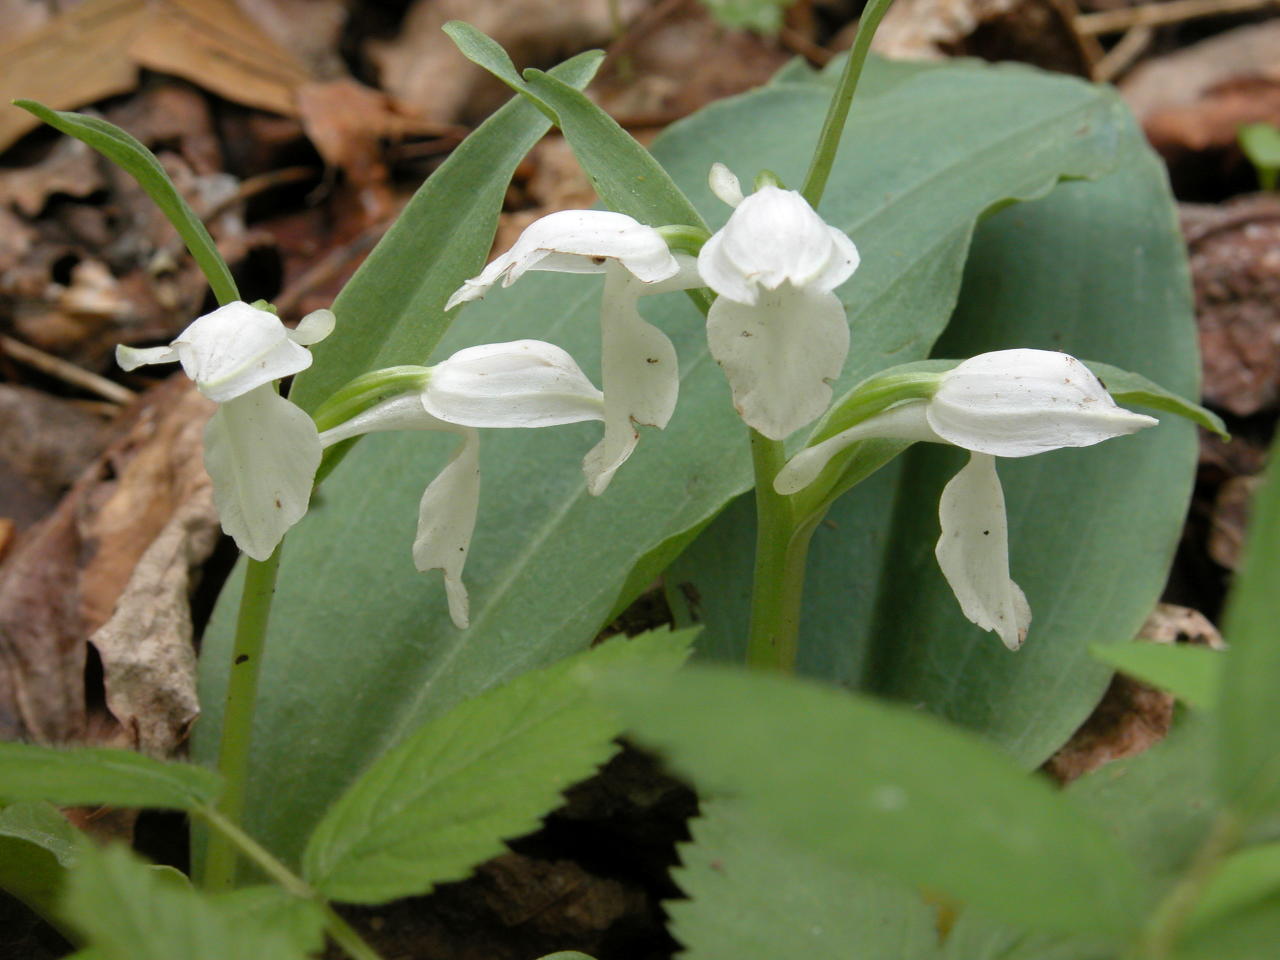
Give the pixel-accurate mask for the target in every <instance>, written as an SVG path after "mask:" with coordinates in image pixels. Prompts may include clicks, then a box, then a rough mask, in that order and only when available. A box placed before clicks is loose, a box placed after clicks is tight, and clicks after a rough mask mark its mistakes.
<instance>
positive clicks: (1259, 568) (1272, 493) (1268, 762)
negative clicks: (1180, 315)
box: [1218, 441, 1280, 820]
mask: <svg viewBox="0 0 1280 960" xmlns="http://www.w3.org/2000/svg"><path fill="white" fill-rule="evenodd" d="M1277 451H1280V441H1277V442H1276V443H1275V444H1273V445H1272V449H1271V456H1270V465H1269V467H1268V470H1267V476H1266V479H1264V480H1263V483H1262V486H1261V487H1260V488H1259V490H1258V492H1257V494H1256V495H1255V496H1254V500H1253V509H1252V513H1251V517H1250V521H1249V536H1248V541H1247V543H1246V545H1245V551H1244V559H1243V561H1242V565H1241V567H1240V572H1239V574H1238V576H1237V578H1236V582H1235V586H1234V588H1233V589H1232V591H1231V596H1230V597H1229V599H1228V603H1227V610H1226V614H1225V615H1224V619H1223V629H1222V634H1223V636H1224V637H1225V638H1226V640H1227V643H1228V644H1230V648H1229V650H1228V652H1227V660H1226V665H1225V667H1224V669H1223V678H1222V691H1221V695H1220V697H1219V716H1220V717H1221V725H1220V728H1219V737H1220V743H1219V754H1218V759H1219V764H1218V779H1219V783H1220V784H1221V789H1222V794H1223V797H1224V799H1226V800H1227V801H1228V803H1229V804H1230V805H1232V806H1233V807H1235V808H1236V810H1237V812H1238V813H1239V814H1240V815H1241V816H1242V817H1243V818H1244V819H1246V820H1250V819H1254V818H1262V817H1267V816H1271V815H1274V814H1276V813H1280V741H1278V740H1277V738H1276V737H1275V736H1274V735H1273V734H1274V731H1276V730H1277V729H1280V697H1277V696H1276V689H1277V686H1280V634H1277V631H1276V625H1277V624H1278V623H1280V590H1278V589H1277V588H1276V585H1277V584H1280V468H1278V467H1277V464H1278V463H1280V459H1278V458H1277Z"/></svg>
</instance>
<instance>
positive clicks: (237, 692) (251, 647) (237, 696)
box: [202, 543, 283, 891]
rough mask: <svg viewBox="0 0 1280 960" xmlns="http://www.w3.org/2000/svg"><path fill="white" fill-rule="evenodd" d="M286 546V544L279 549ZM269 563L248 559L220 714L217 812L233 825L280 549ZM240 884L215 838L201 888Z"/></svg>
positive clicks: (228, 853) (221, 840)
mask: <svg viewBox="0 0 1280 960" xmlns="http://www.w3.org/2000/svg"><path fill="white" fill-rule="evenodd" d="M281 546H283V543H282V544H281ZM281 546H277V547H276V549H275V551H274V552H273V553H272V554H271V556H269V557H268V558H267V559H266V560H261V561H259V560H249V561H248V564H249V566H248V570H247V571H246V573H245V578H244V591H243V592H242V593H241V595H240V613H239V616H238V618H237V620H236V638H235V645H234V648H233V649H232V652H231V674H230V676H229V678H228V680H227V700H226V707H225V709H224V711H223V714H222V738H221V740H220V741H219V744H218V772H219V773H221V774H222V777H223V780H224V782H225V787H224V789H223V793H222V796H221V797H220V798H219V800H218V805H217V812H218V814H220V815H221V817H222V818H224V819H225V820H227V821H228V822H229V823H231V824H232V825H233V826H238V825H239V823H240V820H241V817H242V816H243V814H244V802H245V791H246V787H247V783H248V774H249V744H250V741H251V739H252V736H253V713H254V706H255V704H256V701H257V698H258V676H259V673H260V672H261V667H262V653H263V649H264V647H265V645H266V639H267V622H268V620H269V619H270V617H271V600H272V597H273V596H274V595H275V589H276V574H277V573H278V572H279V569H280V550H281ZM235 880H236V851H235V848H234V847H233V846H232V844H231V843H230V841H229V840H228V839H227V836H226V834H225V833H224V832H220V833H215V834H212V835H211V836H210V837H209V844H208V847H207V848H206V851H205V861H204V873H203V877H202V886H204V888H205V889H206V890H211V891H220V890H231V889H233V888H234V887H235Z"/></svg>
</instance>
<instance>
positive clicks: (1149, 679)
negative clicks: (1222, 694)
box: [1093, 641, 1224, 709]
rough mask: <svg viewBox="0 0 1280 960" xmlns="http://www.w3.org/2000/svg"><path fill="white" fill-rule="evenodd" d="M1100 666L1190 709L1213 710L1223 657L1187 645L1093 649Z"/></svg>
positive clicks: (1153, 644)
mask: <svg viewBox="0 0 1280 960" xmlns="http://www.w3.org/2000/svg"><path fill="white" fill-rule="evenodd" d="M1093 655H1094V656H1095V657H1097V658H1098V659H1099V660H1101V661H1102V662H1103V663H1106V664H1110V665H1111V666H1113V667H1115V668H1116V669H1117V670H1122V671H1124V672H1125V673H1127V674H1129V676H1131V677H1137V678H1138V679H1139V680H1142V681H1145V682H1146V683H1149V684H1151V685H1152V686H1156V687H1159V688H1160V689H1161V690H1168V691H1169V692H1170V693H1172V694H1173V695H1174V696H1175V697H1177V698H1178V699H1179V700H1182V701H1184V702H1185V703H1188V704H1190V705H1191V706H1193V707H1201V708H1204V709H1212V708H1213V706H1214V705H1215V704H1216V703H1217V700H1218V689H1219V685H1220V684H1221V679H1222V665H1223V662H1224V655H1223V654H1222V653H1221V652H1220V651H1217V650H1211V649H1210V648H1209V647H1196V646H1191V645H1189V644H1178V645H1176V646H1175V645H1172V644H1165V643H1145V642H1142V641H1137V642H1135V643H1120V644H1114V645H1111V646H1102V645H1098V646H1095V647H1093Z"/></svg>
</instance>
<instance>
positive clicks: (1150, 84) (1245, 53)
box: [1120, 20, 1280, 122]
mask: <svg viewBox="0 0 1280 960" xmlns="http://www.w3.org/2000/svg"><path fill="white" fill-rule="evenodd" d="M1250 75H1252V76H1258V77H1263V78H1269V79H1271V80H1274V81H1280V20H1271V21H1269V22H1266V23H1258V24H1253V25H1251V26H1247V27H1239V28H1238V29H1235V30H1230V31H1228V32H1226V33H1221V34H1218V35H1217V36H1216V37H1212V38H1211V39H1208V40H1203V41H1201V42H1200V43H1197V44H1194V45H1193V46H1190V47H1186V48H1184V49H1182V50H1179V51H1177V52H1176V53H1171V54H1167V55H1166V56H1163V57H1154V58H1152V59H1151V60H1148V61H1147V62H1146V63H1143V64H1140V65H1139V66H1137V67H1135V68H1134V70H1133V72H1132V73H1130V74H1129V75H1128V76H1127V77H1125V79H1124V81H1123V82H1122V83H1121V84H1120V93H1121V95H1122V96H1123V97H1124V99H1125V102H1126V103H1128V104H1129V107H1130V108H1131V109H1132V110H1133V112H1134V113H1135V114H1136V115H1137V117H1138V119H1139V120H1141V121H1144V122H1145V121H1146V119H1147V117H1148V116H1150V115H1151V114H1153V113H1155V112H1156V111H1158V110H1164V109H1169V108H1174V107H1180V106H1187V105H1190V104H1193V103H1195V102H1196V101H1197V100H1199V99H1200V98H1201V97H1202V96H1203V95H1204V94H1205V93H1206V92H1207V91H1209V90H1211V89H1212V88H1214V87H1216V86H1218V85H1219V84H1221V83H1223V82H1224V81H1226V80H1230V79H1232V78H1234V77H1240V76H1250Z"/></svg>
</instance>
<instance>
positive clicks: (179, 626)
mask: <svg viewBox="0 0 1280 960" xmlns="http://www.w3.org/2000/svg"><path fill="white" fill-rule="evenodd" d="M219 532H220V531H219V527H218V513H217V510H215V509H214V506H213V492H212V488H211V486H210V485H209V483H208V482H206V483H204V484H203V485H202V486H200V487H199V488H198V489H197V490H196V491H194V492H193V493H192V494H191V495H190V496H189V497H188V498H187V499H186V500H185V501H183V503H182V504H181V505H180V506H179V507H178V509H177V510H176V511H175V513H174V514H173V517H172V518H171V519H170V520H169V523H168V524H167V525H166V526H165V527H164V529H163V530H161V531H160V535H159V536H158V537H156V538H155V540H153V541H152V543H151V545H150V546H149V547H148V548H147V550H146V552H145V553H143V555H142V557H141V559H139V561H138V565H137V566H136V567H135V568H134V570H133V575H132V576H131V577H130V578H129V583H128V584H127V585H126V586H125V588H124V592H123V593H122V594H121V595H120V599H119V600H118V601H117V602H116V608H115V613H113V614H112V616H111V619H110V620H108V621H107V622H106V623H105V624H103V625H102V627H101V628H99V629H98V630H97V631H95V632H94V633H93V635H92V636H90V637H89V642H90V643H92V644H93V645H94V646H95V647H96V648H97V649H98V654H99V656H100V657H101V658H102V671H103V685H104V686H105V688H106V697H107V709H108V710H110V711H111V713H112V715H113V716H114V717H115V718H116V719H117V720H118V721H120V723H121V725H122V726H123V727H124V729H125V731H126V733H127V735H128V740H129V743H130V746H133V747H135V748H136V749H138V750H141V751H142V752H143V753H148V754H151V755H153V756H159V757H168V756H172V755H173V754H174V753H175V752H176V751H177V750H178V748H179V747H180V746H181V745H182V744H183V742H184V741H185V740H186V737H187V732H188V730H189V729H190V727H191V724H192V722H193V721H194V720H195V719H196V717H197V716H198V715H199V713H200V701H199V700H198V699H197V697H196V653H195V644H194V637H193V631H192V625H191V593H192V590H193V588H194V581H195V580H196V579H197V578H198V573H199V569H200V566H201V564H203V563H204V561H205V560H207V559H208V558H209V555H210V554H211V553H212V552H213V548H214V547H215V546H216V545H217V542H218V536H219Z"/></svg>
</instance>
